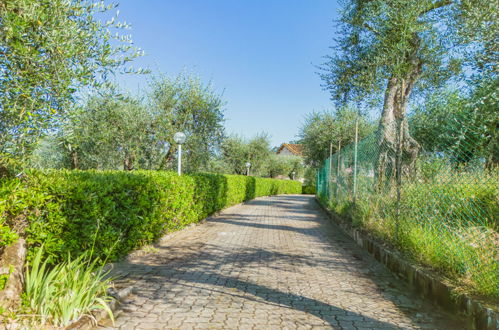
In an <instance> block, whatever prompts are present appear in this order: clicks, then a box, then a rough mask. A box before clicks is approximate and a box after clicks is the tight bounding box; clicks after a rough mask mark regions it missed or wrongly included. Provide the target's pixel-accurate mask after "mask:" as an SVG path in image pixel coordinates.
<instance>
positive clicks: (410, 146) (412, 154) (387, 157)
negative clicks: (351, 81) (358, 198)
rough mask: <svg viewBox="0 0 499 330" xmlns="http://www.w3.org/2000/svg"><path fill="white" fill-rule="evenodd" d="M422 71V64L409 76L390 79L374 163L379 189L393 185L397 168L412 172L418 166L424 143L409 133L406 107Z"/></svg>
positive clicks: (402, 173)
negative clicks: (417, 158) (376, 156)
mask: <svg viewBox="0 0 499 330" xmlns="http://www.w3.org/2000/svg"><path fill="white" fill-rule="evenodd" d="M419 72H420V66H419V65H417V66H415V69H414V71H413V72H412V73H411V74H410V75H409V76H408V77H406V78H397V77H392V78H390V79H389V81H388V85H387V88H386V92H385V100H384V104H383V112H382V114H381V119H380V123H379V130H378V134H379V138H378V158H377V161H376V165H375V166H376V170H375V173H376V184H377V188H378V190H381V189H382V188H383V187H387V186H388V187H393V183H394V181H395V179H396V177H397V168H399V171H401V173H399V174H400V175H407V174H410V173H412V172H413V170H414V168H415V162H416V157H417V156H418V153H419V150H420V149H421V146H420V145H419V143H418V142H417V141H416V140H415V139H414V138H412V136H411V135H410V133H409V125H408V122H407V117H406V108H407V101H408V99H409V95H410V93H411V91H412V88H413V86H414V83H415V82H416V79H417V77H418V76H419ZM399 158H400V159H399ZM397 160H399V163H398V164H399V166H397Z"/></svg>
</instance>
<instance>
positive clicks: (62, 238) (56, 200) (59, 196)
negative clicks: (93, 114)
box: [0, 170, 301, 264]
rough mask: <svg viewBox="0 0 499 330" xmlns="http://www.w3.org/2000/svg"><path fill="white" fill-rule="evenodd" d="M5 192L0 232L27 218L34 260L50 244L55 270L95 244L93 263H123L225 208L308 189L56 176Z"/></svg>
mask: <svg viewBox="0 0 499 330" xmlns="http://www.w3.org/2000/svg"><path fill="white" fill-rule="evenodd" d="M0 192H1V193H2V194H3V196H1V197H2V200H3V202H2V203H1V204H0V205H1V206H0V212H1V214H0V215H1V216H2V220H1V221H0V226H1V224H2V223H15V222H16V221H17V219H21V218H22V219H23V221H25V222H26V226H27V227H26V229H25V234H26V239H27V243H28V248H29V255H28V257H29V258H30V259H31V258H32V257H33V255H34V254H35V253H36V248H37V247H40V246H41V245H42V244H43V245H44V253H45V255H46V256H47V257H48V258H49V263H51V264H56V263H59V262H61V261H63V260H65V259H66V258H67V256H68V253H70V254H71V255H72V256H74V257H77V256H79V255H80V254H81V253H83V252H84V251H86V250H90V249H91V248H92V245H93V244H94V237H96V239H95V247H94V249H93V251H94V256H95V257H96V258H98V259H100V260H104V259H105V258H107V257H108V258H109V260H116V259H118V258H119V257H121V256H124V255H126V254H127V253H129V252H130V251H131V250H133V249H136V248H138V247H140V246H143V245H145V244H149V243H151V242H153V241H154V240H156V239H157V238H159V237H161V236H162V235H163V234H164V233H165V232H168V231H172V230H177V229H180V228H182V227H185V226H186V225H188V224H190V223H193V222H197V221H199V220H201V219H203V218H205V217H206V216H208V215H210V214H212V213H214V212H216V211H218V210H221V209H223V208H225V207H228V206H231V205H234V204H237V203H241V202H243V201H246V200H250V199H252V198H255V197H259V196H267V195H275V194H290V193H292V194H299V193H300V192H301V184H300V183H299V182H296V181H291V180H274V179H266V178H255V177H247V176H237V175H218V174H195V175H183V176H180V177H179V176H178V175H177V174H175V173H173V172H153V171H134V172H123V171H67V170H64V171H55V170H52V171H31V172H29V173H28V174H27V177H26V178H24V179H22V181H20V180H16V181H15V182H14V183H13V182H12V181H5V182H2V183H1V186H0ZM14 226H15V224H14ZM11 227H12V225H11ZM4 240H5V239H4V238H3V237H2V238H0V242H3V241H4Z"/></svg>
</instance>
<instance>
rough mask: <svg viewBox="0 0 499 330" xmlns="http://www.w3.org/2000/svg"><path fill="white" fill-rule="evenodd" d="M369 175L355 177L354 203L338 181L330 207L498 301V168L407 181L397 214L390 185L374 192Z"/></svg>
mask: <svg viewBox="0 0 499 330" xmlns="http://www.w3.org/2000/svg"><path fill="white" fill-rule="evenodd" d="M372 181H373V178H362V177H361V178H360V179H359V185H358V187H359V188H358V192H359V194H358V197H357V200H356V203H355V204H354V203H353V202H352V199H351V195H349V193H350V191H349V190H348V189H347V188H348V187H347V188H344V187H341V189H340V190H339V191H340V194H339V197H340V198H339V199H336V200H335V199H334V197H333V198H332V200H331V201H329V203H328V206H329V208H330V209H331V210H332V211H334V212H336V213H337V214H339V215H340V216H343V217H344V218H347V219H350V220H351V221H352V223H353V224H354V225H356V226H359V227H362V228H364V229H366V230H367V231H369V232H371V233H372V234H374V235H375V236H376V237H378V238H379V239H382V240H385V241H387V242H390V243H391V244H392V245H394V246H395V247H396V248H397V249H399V250H401V251H402V252H404V253H405V254H406V255H408V256H409V257H410V258H412V259H414V260H416V261H417V262H419V263H421V264H424V265H426V266H430V267H431V268H433V269H435V270H436V271H438V272H440V273H441V274H443V275H444V276H446V277H447V278H449V279H450V280H451V281H452V282H453V283H454V284H455V285H456V288H457V290H458V291H460V292H466V293H469V294H473V295H478V296H482V297H484V298H486V299H487V300H492V301H495V302H497V299H499V285H498V283H499V251H498V247H499V234H498V223H497V220H496V217H497V214H499V204H498V197H497V196H498V188H497V187H498V185H497V183H498V182H499V175H498V174H497V173H494V174H487V173H483V172H481V173H465V172H461V173H458V172H451V171H448V170H446V171H443V172H440V173H439V174H438V173H437V174H435V173H432V177H431V178H424V179H421V178H416V179H414V180H412V181H410V182H406V183H405V184H403V186H402V188H401V193H402V194H401V201H400V213H399V216H398V218H397V212H396V209H397V203H396V194H395V193H394V191H386V192H384V193H378V192H376V191H374V188H373V187H374V184H373V182H372ZM332 196H334V194H332ZM397 228H398V230H397Z"/></svg>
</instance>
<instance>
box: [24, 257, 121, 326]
mask: <svg viewBox="0 0 499 330" xmlns="http://www.w3.org/2000/svg"><path fill="white" fill-rule="evenodd" d="M42 256H43V247H42V248H40V249H39V250H38V251H37V253H36V255H35V257H34V259H33V260H32V262H31V263H30V265H29V266H28V269H27V271H26V281H25V293H24V304H25V306H26V307H27V308H28V311H29V312H30V313H32V314H34V315H36V319H35V320H36V321H35V322H37V323H40V324H51V325H54V326H66V325H68V324H70V323H72V322H74V321H76V320H78V319H79V318H80V317H82V316H84V315H86V316H90V317H92V315H91V312H92V311H95V310H99V309H102V310H105V311H106V312H107V313H108V314H109V316H110V318H111V320H113V321H114V319H113V313H112V311H111V309H110V308H109V305H108V302H109V301H110V300H111V298H110V297H109V296H108V295H107V289H108V288H109V287H110V283H111V279H110V278H109V277H107V275H108V272H106V271H104V270H103V267H102V266H99V265H98V264H97V260H94V261H90V258H89V254H88V253H84V254H82V255H80V256H79V257H77V258H75V259H72V258H71V257H68V259H67V260H66V261H64V262H62V263H60V264H57V265H55V266H54V267H52V268H49V265H48V262H47V260H44V261H42Z"/></svg>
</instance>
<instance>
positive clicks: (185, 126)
mask: <svg viewBox="0 0 499 330" xmlns="http://www.w3.org/2000/svg"><path fill="white" fill-rule="evenodd" d="M148 106H149V108H150V111H151V112H152V116H153V124H152V130H153V132H154V134H155V138H156V139H157V140H160V141H162V142H164V143H166V144H167V145H168V151H167V152H166V153H165V155H164V160H163V162H162V168H165V169H171V168H173V167H174V166H175V162H174V160H175V158H176V150H177V145H176V143H175V141H174V140H173V135H174V134H175V133H176V132H183V133H185V134H186V135H187V140H186V142H185V146H184V148H183V150H185V153H184V155H185V156H184V157H185V158H186V161H185V170H186V171H187V172H193V171H199V170H206V167H207V164H208V163H209V161H210V157H211V155H213V154H214V153H215V152H216V151H217V150H218V148H219V147H220V144H221V142H222V139H223V138H224V135H225V129H224V126H223V122H224V109H223V106H224V103H223V101H222V97H221V95H219V94H217V93H216V92H215V91H214V89H213V87H212V86H211V85H210V84H203V83H202V81H201V80H200V79H199V78H198V77H196V76H193V75H187V74H180V75H178V76H177V77H173V78H170V77H166V76H159V77H155V78H154V79H153V80H152V81H151V91H150V94H149V105H148Z"/></svg>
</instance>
